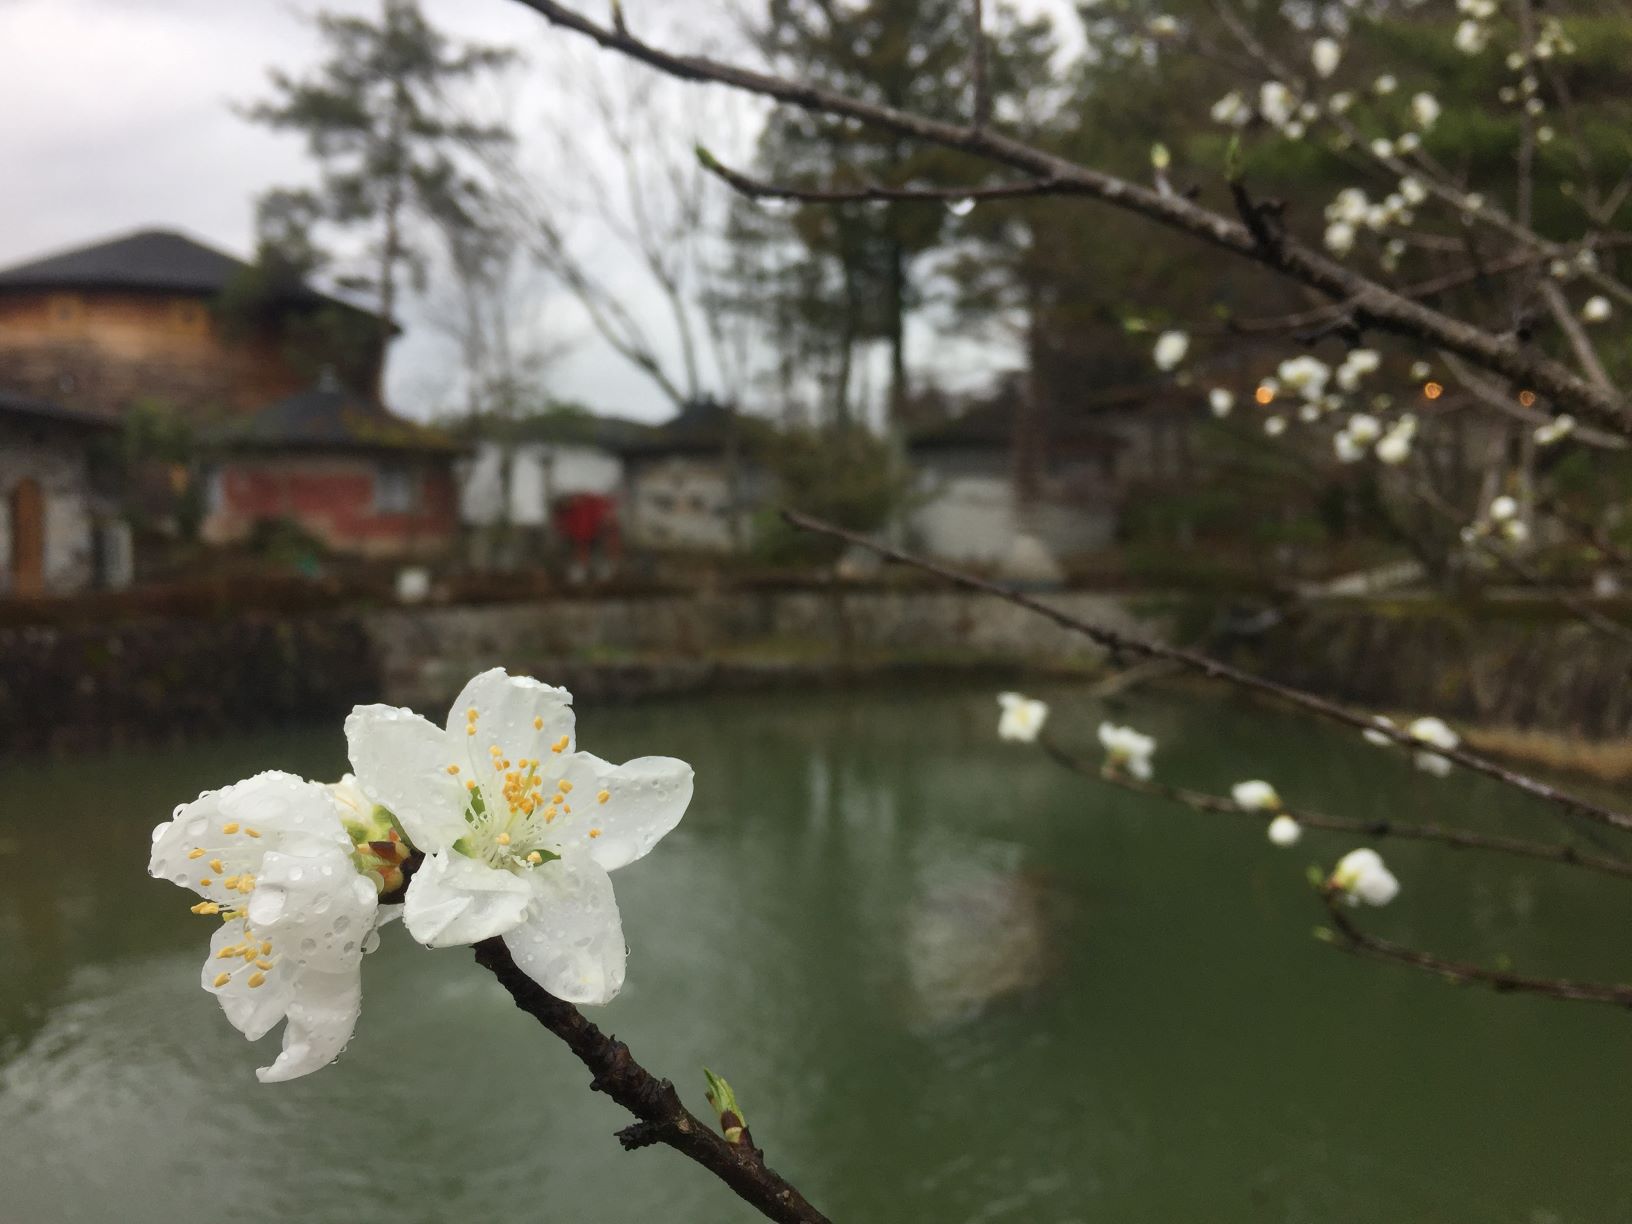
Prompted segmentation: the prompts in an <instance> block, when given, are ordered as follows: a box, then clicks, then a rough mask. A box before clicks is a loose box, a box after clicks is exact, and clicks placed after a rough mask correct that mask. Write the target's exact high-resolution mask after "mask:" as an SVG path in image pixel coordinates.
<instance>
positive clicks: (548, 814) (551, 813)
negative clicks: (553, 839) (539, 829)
mask: <svg viewBox="0 0 1632 1224" xmlns="http://www.w3.org/2000/svg"><path fill="white" fill-rule="evenodd" d="M554 819H555V809H554V808H553V807H547V808H545V809H544V823H545V824H549V823H550V821H552V820H554Z"/></svg>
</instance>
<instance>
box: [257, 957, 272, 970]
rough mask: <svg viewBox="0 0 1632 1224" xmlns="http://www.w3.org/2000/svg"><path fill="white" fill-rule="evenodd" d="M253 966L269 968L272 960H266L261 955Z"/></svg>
mask: <svg viewBox="0 0 1632 1224" xmlns="http://www.w3.org/2000/svg"><path fill="white" fill-rule="evenodd" d="M255 968H257V969H270V968H272V962H271V961H269V960H267V959H266V958H265V957H264V956H263V957H262V958H261V959H260V960H258V961H256V962H255Z"/></svg>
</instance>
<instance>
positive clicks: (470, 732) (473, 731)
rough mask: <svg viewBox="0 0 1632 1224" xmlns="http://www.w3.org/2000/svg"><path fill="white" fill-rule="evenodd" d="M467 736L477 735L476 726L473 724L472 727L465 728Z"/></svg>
mask: <svg viewBox="0 0 1632 1224" xmlns="http://www.w3.org/2000/svg"><path fill="white" fill-rule="evenodd" d="M465 734H466V735H475V734H476V724H475V723H471V724H470V726H468V727H466V728H465Z"/></svg>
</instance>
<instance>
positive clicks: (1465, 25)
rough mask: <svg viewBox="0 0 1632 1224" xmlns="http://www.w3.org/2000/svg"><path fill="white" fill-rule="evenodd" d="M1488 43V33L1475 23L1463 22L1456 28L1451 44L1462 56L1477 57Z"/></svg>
mask: <svg viewBox="0 0 1632 1224" xmlns="http://www.w3.org/2000/svg"><path fill="white" fill-rule="evenodd" d="M1489 42H1490V31H1489V29H1487V28H1486V27H1485V26H1483V25H1481V24H1480V23H1479V22H1477V21H1464V22H1462V23H1461V24H1460V25H1458V26H1457V27H1456V34H1455V35H1454V36H1453V37H1452V39H1451V43H1452V45H1454V46H1455V47H1456V49H1457V50H1458V51H1460V52H1462V54H1463V55H1478V54H1479V53H1480V52H1481V51H1483V50H1484V49H1485V46H1486V45H1487V44H1488V43H1489Z"/></svg>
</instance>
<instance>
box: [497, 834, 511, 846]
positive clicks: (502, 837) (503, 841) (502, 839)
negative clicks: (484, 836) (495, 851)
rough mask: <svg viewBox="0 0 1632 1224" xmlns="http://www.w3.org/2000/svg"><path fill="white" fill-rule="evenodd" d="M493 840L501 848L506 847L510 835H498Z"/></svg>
mask: <svg viewBox="0 0 1632 1224" xmlns="http://www.w3.org/2000/svg"><path fill="white" fill-rule="evenodd" d="M494 840H496V841H497V842H498V843H499V845H501V846H508V845H509V844H510V834H508V833H500V834H499V835H498V837H497V838H495V839H494Z"/></svg>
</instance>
